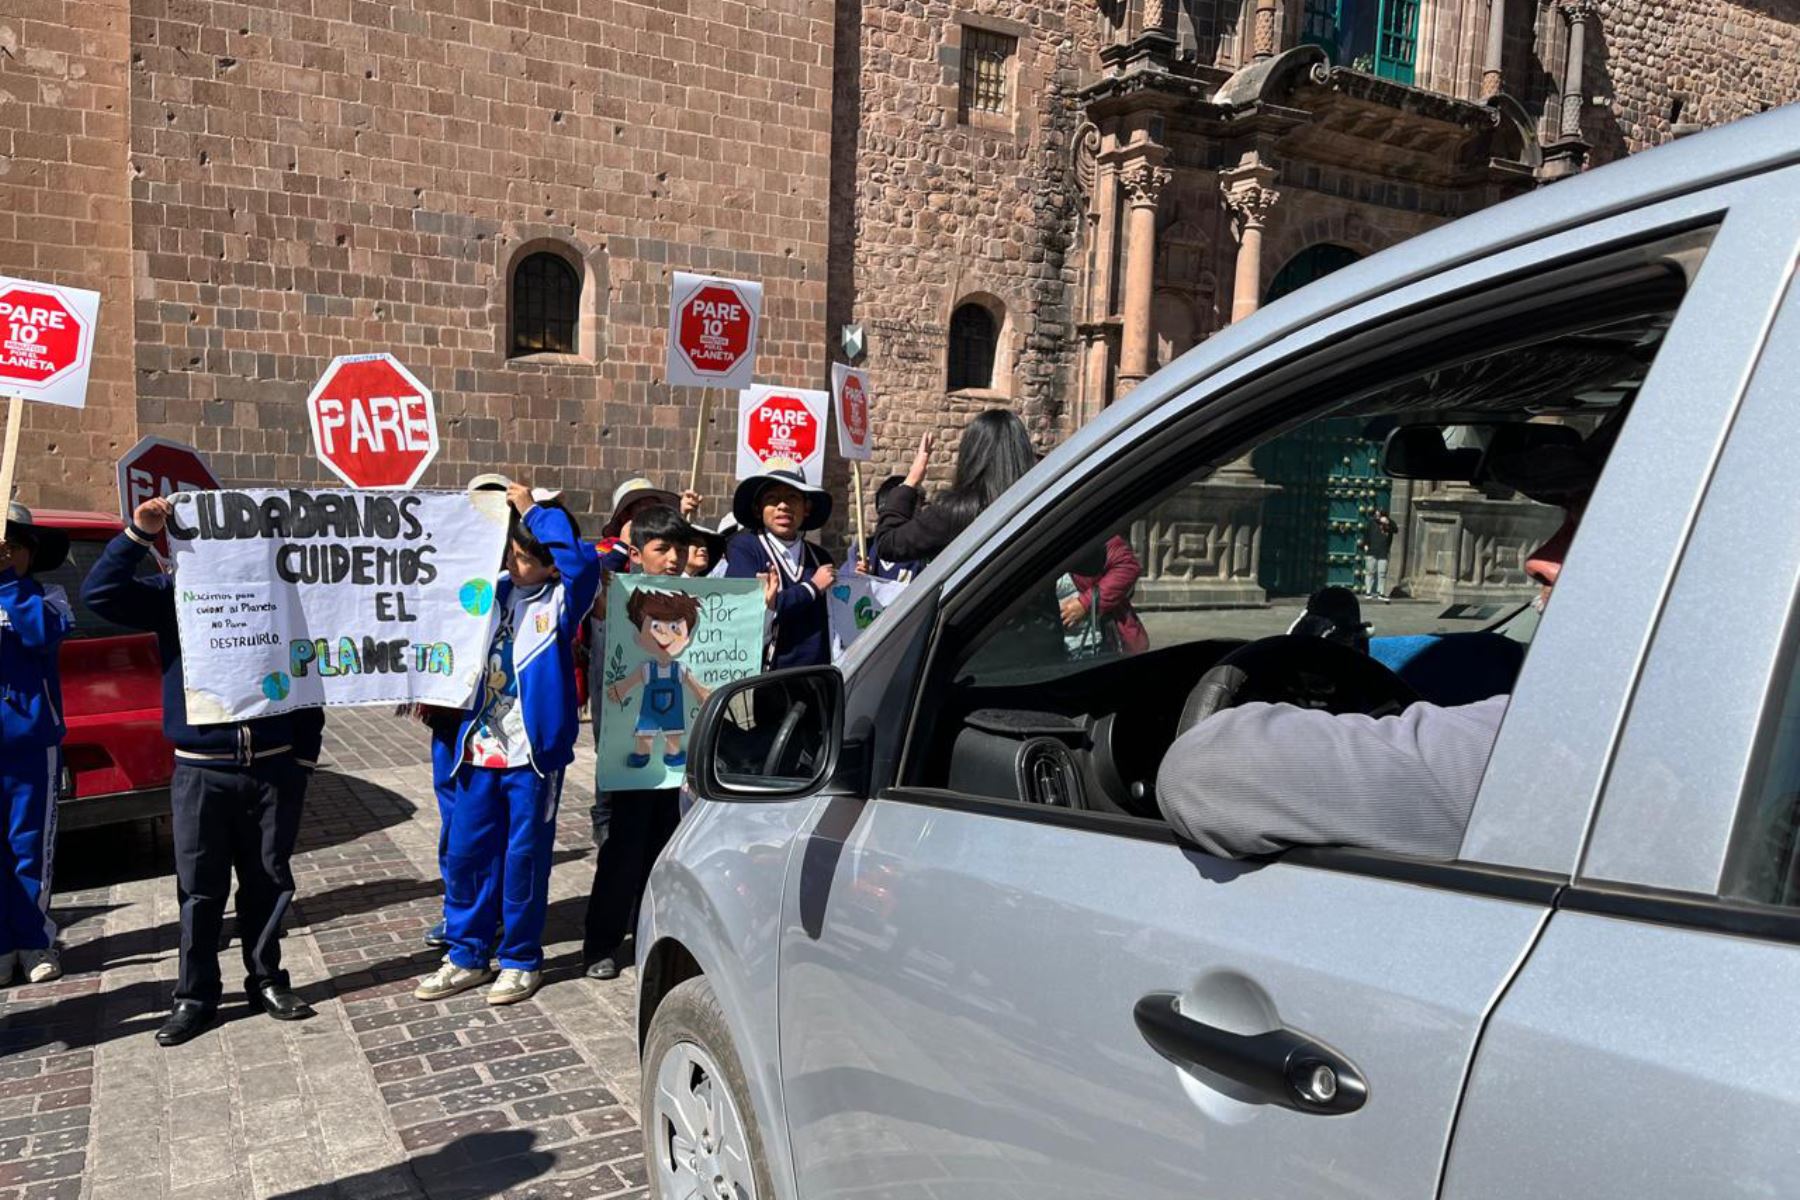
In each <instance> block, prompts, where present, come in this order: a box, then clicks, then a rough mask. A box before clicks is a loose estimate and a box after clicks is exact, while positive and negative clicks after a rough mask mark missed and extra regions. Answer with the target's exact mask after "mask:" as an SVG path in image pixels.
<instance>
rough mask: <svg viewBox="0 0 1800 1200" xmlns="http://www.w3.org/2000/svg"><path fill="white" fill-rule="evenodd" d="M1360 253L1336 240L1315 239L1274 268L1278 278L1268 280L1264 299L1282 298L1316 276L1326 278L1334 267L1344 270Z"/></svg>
mask: <svg viewBox="0 0 1800 1200" xmlns="http://www.w3.org/2000/svg"><path fill="white" fill-rule="evenodd" d="M1361 257H1362V255H1360V254H1358V253H1357V252H1356V251H1354V250H1352V249H1351V248H1350V247H1348V246H1340V245H1338V244H1337V243H1335V242H1315V243H1314V244H1312V245H1310V246H1308V247H1307V248H1306V249H1304V250H1302V251H1301V252H1300V253H1298V254H1296V255H1294V257H1292V258H1290V259H1288V260H1287V262H1286V263H1285V264H1283V265H1282V268H1281V270H1279V271H1277V272H1275V278H1273V279H1271V280H1270V281H1269V290H1268V292H1267V294H1265V295H1264V296H1263V303H1264V304H1268V303H1269V302H1270V301H1273V300H1279V299H1281V297H1283V296H1285V295H1287V294H1288V293H1289V292H1291V291H1293V290H1295V289H1296V288H1303V287H1305V286H1306V285H1307V284H1309V283H1311V282H1312V281H1313V280H1315V279H1323V278H1324V277H1325V276H1327V275H1329V274H1331V273H1332V272H1333V271H1341V270H1342V269H1343V268H1345V267H1347V266H1349V265H1350V264H1351V263H1353V262H1355V261H1356V260H1357V259H1359V258H1361Z"/></svg>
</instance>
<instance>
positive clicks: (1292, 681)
mask: <svg viewBox="0 0 1800 1200" xmlns="http://www.w3.org/2000/svg"><path fill="white" fill-rule="evenodd" d="M1418 699H1419V694H1418V693H1417V692H1415V691H1413V689H1412V687H1411V686H1410V685H1409V684H1407V682H1406V681H1405V680H1403V679H1401V678H1400V677H1399V676H1398V675H1396V674H1394V673H1393V672H1392V671H1390V670H1388V669H1387V668H1386V667H1384V666H1382V665H1381V664H1380V663H1379V662H1376V661H1375V660H1374V659H1373V658H1370V657H1369V656H1368V655H1366V654H1363V653H1361V652H1360V651H1357V650H1352V649H1351V648H1350V647H1348V646H1344V645H1341V644H1339V643H1337V642H1332V641H1326V640H1324V639H1323V638H1316V637H1301V636H1297V635H1294V634H1282V635H1279V636H1277V637H1266V638H1263V639H1261V640H1259V641H1254V642H1250V643H1249V644H1247V645H1244V646H1239V647H1238V648H1237V649H1236V650H1233V651H1232V652H1231V653H1230V654H1227V655H1226V656H1225V657H1224V658H1222V659H1220V660H1219V661H1218V663H1217V664H1215V665H1214V666H1213V668H1212V669H1211V670H1210V671H1208V672H1207V673H1206V674H1205V675H1202V676H1201V677H1200V682H1199V683H1198V684H1196V685H1194V690H1193V691H1192V692H1190V693H1188V698H1187V704H1186V705H1184V706H1183V707H1182V710H1181V721H1180V723H1179V724H1178V725H1177V726H1176V728H1175V736H1177V737H1180V736H1181V735H1182V734H1184V733H1186V732H1187V731H1188V730H1190V729H1192V728H1193V727H1194V726H1196V725H1198V724H1199V723H1200V722H1202V721H1204V720H1205V719H1206V718H1208V717H1210V716H1212V715H1213V714H1214V713H1216V712H1220V711H1221V710H1223V709H1227V708H1231V707H1232V706H1233V705H1237V704H1244V703H1247V702H1250V701H1265V702H1267V703H1271V704H1294V705H1298V706H1299V707H1301V708H1314V709H1320V710H1322V711H1325V712H1330V713H1367V714H1368V715H1370V716H1378V717H1379V716H1388V715H1390V714H1391V713H1396V712H1399V711H1401V710H1403V709H1405V708H1406V707H1407V706H1408V705H1410V704H1412V703H1414V702H1415V701H1417V700H1418Z"/></svg>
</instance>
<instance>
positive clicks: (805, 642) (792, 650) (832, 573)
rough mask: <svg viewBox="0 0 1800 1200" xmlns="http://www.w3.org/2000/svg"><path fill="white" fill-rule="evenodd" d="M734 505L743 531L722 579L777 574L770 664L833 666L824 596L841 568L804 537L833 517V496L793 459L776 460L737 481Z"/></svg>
mask: <svg viewBox="0 0 1800 1200" xmlns="http://www.w3.org/2000/svg"><path fill="white" fill-rule="evenodd" d="M731 509H732V515H733V516H735V517H736V518H737V522H738V524H739V525H740V526H742V527H743V528H742V529H741V530H740V531H739V533H738V534H737V536H735V537H733V538H732V539H731V541H730V543H729V544H728V545H727V546H726V547H725V578H727V579H753V578H758V577H761V576H764V575H769V574H773V575H774V577H775V584H776V586H775V587H774V589H773V590H772V595H771V599H770V602H769V609H770V611H771V612H773V613H774V615H775V632H774V637H773V639H772V645H771V655H770V663H769V666H770V667H771V668H772V669H774V670H781V669H783V668H785V667H814V666H823V665H825V664H827V663H829V662H830V661H831V631H830V621H829V617H828V615H827V607H826V597H827V595H828V594H829V592H830V590H831V585H832V584H834V583H836V582H837V567H836V565H835V564H833V563H832V561H831V559H830V558H829V557H828V556H827V555H826V553H825V551H823V550H821V549H820V548H819V546H818V545H817V544H816V543H814V542H809V541H807V540H806V534H807V533H809V532H811V531H812V530H815V529H819V528H821V527H823V526H824V524H825V522H826V521H828V520H830V519H831V493H830V492H828V491H826V490H825V489H824V488H821V487H815V486H814V485H812V484H810V483H808V482H807V481H806V476H805V475H803V474H801V472H800V469H799V468H798V467H797V466H795V465H794V464H792V463H790V462H787V461H786V460H784V459H778V458H772V459H769V460H768V462H767V463H766V464H764V467H763V470H762V471H761V472H759V473H758V474H755V475H752V476H750V477H749V478H748V479H746V480H744V481H743V482H742V483H740V484H738V487H737V493H736V494H735V495H734V496H733V497H732V505H731Z"/></svg>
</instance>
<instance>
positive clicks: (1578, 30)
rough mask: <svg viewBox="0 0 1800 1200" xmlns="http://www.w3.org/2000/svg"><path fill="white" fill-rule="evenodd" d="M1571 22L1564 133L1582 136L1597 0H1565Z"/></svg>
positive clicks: (1564, 10) (1565, 74)
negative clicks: (1589, 33) (1589, 45)
mask: <svg viewBox="0 0 1800 1200" xmlns="http://www.w3.org/2000/svg"><path fill="white" fill-rule="evenodd" d="M1559 7H1560V8H1561V10H1562V14H1563V17H1564V18H1565V19H1566V20H1567V21H1568V22H1569V60H1568V63H1567V65H1566V66H1565V67H1564V68H1563V100H1562V129H1561V133H1562V136H1563V137H1564V138H1566V139H1578V138H1580V137H1581V110H1582V108H1583V106H1585V105H1586V103H1587V83H1586V64H1587V28H1588V25H1589V24H1590V23H1597V22H1598V21H1599V17H1600V10H1599V8H1598V7H1597V6H1596V5H1595V4H1594V3H1593V0H1565V3H1563V4H1562V5H1560V6H1559Z"/></svg>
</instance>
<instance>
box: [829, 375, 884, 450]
mask: <svg viewBox="0 0 1800 1200" xmlns="http://www.w3.org/2000/svg"><path fill="white" fill-rule="evenodd" d="M831 394H832V396H833V398H834V401H835V402H834V403H833V405H832V408H833V409H834V410H835V411H836V413H837V445H838V455H839V457H842V458H848V459H853V460H857V461H861V462H868V461H869V460H870V459H871V458H874V457H875V439H874V438H872V437H870V436H869V409H870V407H871V406H872V405H873V404H874V402H875V388H874V385H873V384H872V383H871V382H870V381H869V373H868V372H867V371H864V370H860V369H858V368H856V367H852V366H849V365H847V364H845V363H832V364H831Z"/></svg>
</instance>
